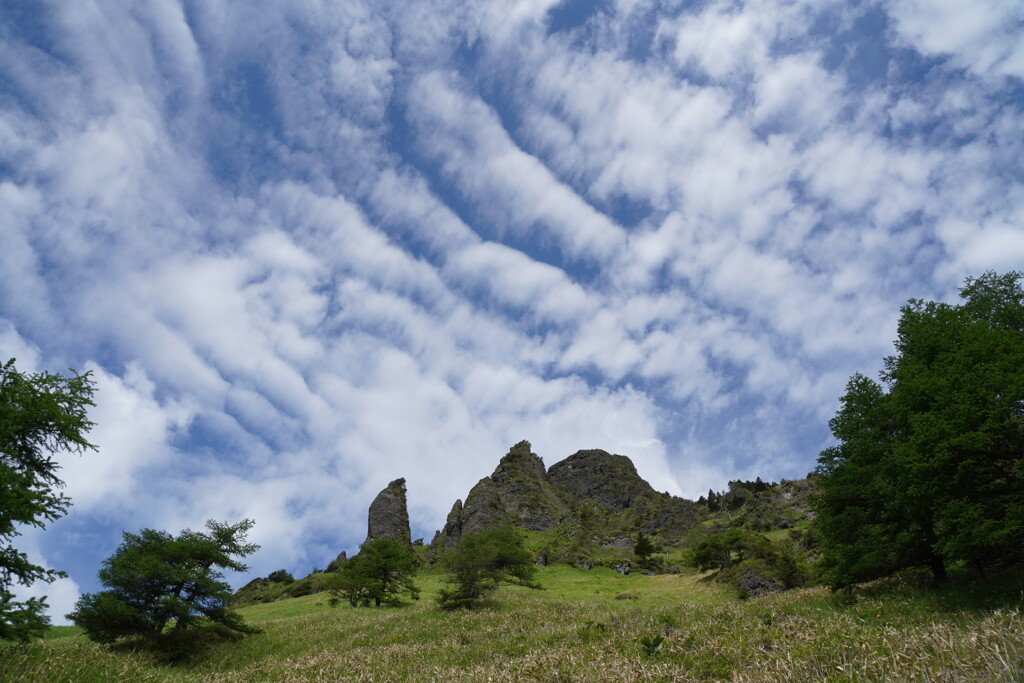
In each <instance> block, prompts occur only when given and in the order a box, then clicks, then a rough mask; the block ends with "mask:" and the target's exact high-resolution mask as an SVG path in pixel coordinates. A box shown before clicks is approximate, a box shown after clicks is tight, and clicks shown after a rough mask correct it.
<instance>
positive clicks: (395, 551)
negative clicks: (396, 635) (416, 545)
mask: <svg viewBox="0 0 1024 683" xmlns="http://www.w3.org/2000/svg"><path fill="white" fill-rule="evenodd" d="M416 569H417V565H416V556H415V555H414V554H413V552H412V550H411V549H410V548H409V547H408V546H407V545H405V544H403V543H399V542H398V541H396V540H394V539H392V538H387V537H381V538H376V539H374V540H372V541H368V542H366V543H364V544H363V546H362V548H360V550H359V554H358V555H356V556H355V557H353V558H352V559H350V560H348V561H347V562H345V563H344V564H343V565H341V569H340V570H339V571H338V573H337V574H335V575H333V576H331V578H330V586H331V588H330V591H331V595H332V598H333V599H334V600H338V599H342V598H343V599H345V600H347V601H348V602H349V604H350V605H352V606H353V607H369V606H370V605H371V604H373V605H375V606H377V607H380V606H381V605H382V604H383V605H394V604H397V603H398V602H399V596H400V595H401V594H402V593H408V594H409V597H411V598H412V599H413V600H419V598H420V591H419V588H418V587H417V586H416V584H415V583H414V582H413V579H414V578H415V576H416Z"/></svg>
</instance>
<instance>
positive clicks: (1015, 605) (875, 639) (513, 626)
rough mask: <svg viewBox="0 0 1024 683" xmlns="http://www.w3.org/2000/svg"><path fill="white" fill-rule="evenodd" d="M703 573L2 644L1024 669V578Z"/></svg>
mask: <svg viewBox="0 0 1024 683" xmlns="http://www.w3.org/2000/svg"><path fill="white" fill-rule="evenodd" d="M705 578H706V577H704V576H702V575H699V574H683V575H676V576H671V575H663V576H641V575H630V576H621V575H619V574H617V573H615V572H613V571H611V570H608V569H594V570H591V571H581V570H576V569H573V568H569V567H564V566H553V567H547V568H544V569H542V570H541V571H540V580H541V582H542V583H543V584H544V585H545V586H546V590H543V591H532V590H528V589H524V588H517V587H503V588H502V589H501V590H500V591H498V593H497V595H496V598H495V600H494V601H493V603H492V604H491V605H489V606H488V607H487V608H485V609H482V610H478V611H474V612H455V613H448V612H442V611H441V610H439V609H437V608H436V606H434V605H433V604H432V600H431V598H432V597H433V595H435V594H436V592H437V589H438V587H439V586H440V584H441V577H440V576H439V575H438V574H436V573H428V574H424V575H422V576H421V577H420V580H419V582H420V584H421V587H422V588H423V595H424V599H423V600H422V601H420V602H417V603H411V602H410V603H408V604H406V605H405V606H402V607H398V608H381V609H365V608H364V609H353V608H351V607H348V606H347V605H345V606H342V607H337V608H331V607H329V606H328V605H327V601H326V596H324V595H320V594H318V595H310V596H305V597H302V598H296V599H292V600H282V601H279V602H274V603H267V604H260V605H253V606H250V607H246V608H243V609H241V610H240V612H241V613H242V614H243V615H244V616H245V617H246V618H247V619H248V620H249V621H250V622H252V623H255V624H257V625H259V626H260V627H262V628H263V629H264V633H263V634H261V635H257V636H252V637H248V638H244V639H241V640H239V641H236V642H228V641H224V642H217V643H214V644H212V645H211V646H210V647H209V649H208V650H207V651H206V652H205V653H203V655H202V656H199V657H196V658H193V659H192V660H188V661H184V662H180V663H178V664H176V665H168V664H161V663H160V662H159V661H157V660H156V659H154V657H153V656H152V655H151V654H149V653H147V652H146V651H144V650H132V649H131V647H128V646H123V645H122V646H116V647H105V646H97V645H94V644H92V643H89V642H88V641H86V640H85V639H84V637H82V636H81V634H80V633H79V632H78V631H77V630H75V629H73V628H61V629H59V630H54V631H53V632H52V633H51V636H50V637H49V638H47V639H46V640H44V641H40V642H37V643H33V644H31V645H29V646H24V647H21V646H19V647H11V648H4V649H3V651H2V652H0V680H4V681H7V680H11V681H183V680H188V681H211V682H213V681H217V682H220V681H338V680H345V681H350V680H351V681H360V680H363V681H378V680H379V681H392V680H394V681H433V680H436V681H486V680H493V681H517V680H536V681H575V680H580V681H638V680H640V681H690V680H693V681H702V680H733V681H764V680H801V681H802V680H828V681H863V680H867V681H889V680H895V681H900V680H907V681H909V680H956V681H960V680H967V681H1024V611H1022V607H1024V604H1022V602H1024V600H1022V594H1021V588H1022V586H1021V584H1020V580H1019V579H1016V578H1014V577H1009V578H1005V577H1004V579H1003V580H1001V581H999V582H996V583H992V582H991V581H989V582H978V581H976V582H967V581H961V582H954V583H952V584H951V585H949V586H947V587H944V588H941V589H935V588H930V587H929V586H928V585H927V583H926V582H924V581H922V580H921V579H920V578H918V577H916V576H913V575H911V576H907V577H903V578H901V579H894V580H889V581H883V582H878V583H876V584H873V585H871V586H868V587H866V588H862V589H859V590H857V591H855V592H853V593H851V594H849V595H834V594H831V593H829V592H828V591H827V590H825V589H821V588H814V589H806V590H799V591H791V592H789V593H784V594H779V595H775V596H770V597H767V598H762V599H758V600H746V601H739V600H736V599H735V598H734V597H733V596H734V591H733V590H732V589H731V588H729V587H727V586H723V585H720V584H716V583H714V582H709V581H706V580H705Z"/></svg>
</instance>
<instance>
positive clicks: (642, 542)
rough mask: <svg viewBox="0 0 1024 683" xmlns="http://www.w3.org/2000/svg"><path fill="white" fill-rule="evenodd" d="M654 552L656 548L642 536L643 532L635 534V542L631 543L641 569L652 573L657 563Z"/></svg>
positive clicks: (649, 540)
mask: <svg viewBox="0 0 1024 683" xmlns="http://www.w3.org/2000/svg"><path fill="white" fill-rule="evenodd" d="M656 550H657V548H655V547H654V544H653V543H652V542H651V539H649V538H647V536H645V535H644V532H642V531H640V532H638V533H637V535H636V541H635V542H634V543H633V553H634V554H635V555H636V559H637V563H638V564H639V565H640V568H641V569H643V570H645V571H652V570H653V569H654V568H655V567H656V566H657V564H658V562H657V560H655V559H654V553H655V552H656Z"/></svg>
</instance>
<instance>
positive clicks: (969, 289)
mask: <svg viewBox="0 0 1024 683" xmlns="http://www.w3.org/2000/svg"><path fill="white" fill-rule="evenodd" d="M1021 277H1022V275H1021V273H1016V272H1013V273H1008V274H1005V275H997V274H995V273H991V272H990V273H986V274H984V275H983V276H981V277H980V278H976V279H975V278H968V279H967V280H966V282H965V284H964V286H963V287H962V288H961V289H960V296H961V298H962V299H963V302H962V303H961V304H959V305H952V304H945V303H937V302H925V301H921V300H911V301H910V302H909V303H908V304H907V305H906V306H904V307H903V308H902V310H901V316H900V322H899V328H898V338H897V340H896V352H897V353H896V354H895V355H893V356H890V357H888V358H886V359H885V369H884V371H883V372H882V375H881V383H878V382H874V381H872V380H870V379H868V378H866V377H864V376H862V375H859V374H858V375H854V377H853V378H852V379H851V380H850V383H849V384H848V385H847V390H846V394H845V395H844V396H843V398H842V404H841V407H840V410H839V412H838V413H837V414H836V417H835V418H833V420H832V421H831V422H830V426H831V427H832V432H833V435H834V436H835V437H836V439H837V441H838V442H839V443H838V444H837V445H836V446H834V447H832V448H829V449H826V450H825V451H823V452H822V454H821V457H820V458H819V467H818V472H819V473H820V474H821V475H822V477H821V480H820V484H821V495H820V497H819V499H818V503H817V506H818V513H819V517H818V520H819V521H818V524H819V531H820V536H821V541H822V550H823V555H824V557H823V565H822V566H823V568H824V573H825V578H826V580H827V581H828V582H829V583H830V585H832V586H833V587H842V586H845V585H849V584H851V583H854V582H857V581H864V580H867V579H872V578H876V577H879V576H884V575H887V574H889V573H892V572H894V571H897V570H899V569H902V568H905V567H913V566H925V567H928V568H930V569H931V570H932V572H933V574H934V576H935V577H936V578H937V579H940V580H941V579H943V578H944V577H945V575H946V566H947V564H949V563H950V562H954V561H963V562H967V563H969V564H972V565H975V566H979V567H981V566H985V565H987V564H991V563H993V562H1000V561H1001V562H1006V563H1010V562H1016V561H1019V560H1020V559H1021V555H1022V552H1021V548H1024V290H1022V288H1021Z"/></svg>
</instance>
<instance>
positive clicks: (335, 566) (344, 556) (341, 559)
mask: <svg viewBox="0 0 1024 683" xmlns="http://www.w3.org/2000/svg"><path fill="white" fill-rule="evenodd" d="M346 562H348V553H346V552H345V551H344V550H342V551H341V552H340V553H338V556H337V557H336V558H334V559H333V560H331V563H330V564H329V565H327V569H325V570H324V571H325V572H331V573H333V572H337V571H339V570H340V569H341V565H343V564H345V563H346Z"/></svg>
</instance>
